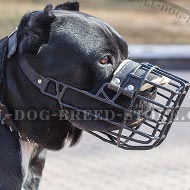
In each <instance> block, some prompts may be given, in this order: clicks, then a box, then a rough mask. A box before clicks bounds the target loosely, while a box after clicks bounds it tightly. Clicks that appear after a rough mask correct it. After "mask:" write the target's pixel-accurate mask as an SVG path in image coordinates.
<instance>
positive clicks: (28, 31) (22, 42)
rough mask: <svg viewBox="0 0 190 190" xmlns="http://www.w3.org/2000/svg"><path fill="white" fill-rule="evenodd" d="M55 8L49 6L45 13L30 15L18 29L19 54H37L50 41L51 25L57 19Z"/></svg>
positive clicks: (23, 19)
mask: <svg viewBox="0 0 190 190" xmlns="http://www.w3.org/2000/svg"><path fill="white" fill-rule="evenodd" d="M53 10H54V8H53V6H52V5H47V6H46V7H45V9H44V10H43V11H35V12H32V13H28V14H26V15H24V16H23V18H22V19H21V22H20V25H19V27H18V33H17V36H18V47H19V48H18V51H19V53H28V54H37V52H38V50H39V48H40V46H41V45H42V44H45V43H47V42H48V40H49V35H50V30H51V23H52V22H53V21H54V19H55V15H54V14H53Z"/></svg>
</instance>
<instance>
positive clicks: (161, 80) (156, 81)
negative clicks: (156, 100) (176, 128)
mask: <svg viewBox="0 0 190 190" xmlns="http://www.w3.org/2000/svg"><path fill="white" fill-rule="evenodd" d="M150 82H151V83H154V84H158V85H161V86H164V85H167V84H168V83H169V82H170V79H169V78H167V77H164V76H162V77H158V78H155V79H153V80H151V81H150ZM152 87H154V85H153V84H149V83H145V84H143V86H141V88H140V91H141V92H144V91H145V90H149V89H150V88H152Z"/></svg>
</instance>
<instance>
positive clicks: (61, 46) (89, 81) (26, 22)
mask: <svg viewBox="0 0 190 190" xmlns="http://www.w3.org/2000/svg"><path fill="white" fill-rule="evenodd" d="M78 10H79V4H78V3H77V2H74V3H66V4H61V5H58V6H56V8H55V10H54V8H53V6H52V5H48V6H47V7H46V8H45V9H44V10H43V11H35V12H30V13H27V14H26V15H24V16H23V18H22V19H21V22H20V24H19V27H18V48H17V52H16V53H15V54H14V55H13V56H12V57H11V59H6V60H5V61H4V64H5V65H6V68H5V80H6V88H5V95H6V96H5V104H6V105H7V106H8V108H9V110H10V112H11V113H12V114H13V115H14V114H15V112H14V110H18V109H22V110H25V111H27V110H30V109H35V110H36V111H39V110H42V109H45V110H49V111H50V112H51V113H53V114H54V113H57V110H59V109H60V108H59V105H58V103H57V102H56V101H55V100H53V99H51V98H49V97H47V96H44V95H42V94H41V93H40V92H39V90H38V89H36V88H35V86H34V85H33V84H32V83H31V82H30V81H28V79H27V78H26V76H25V75H24V74H23V72H22V70H21V69H20V67H19V65H18V59H17V55H18V54H23V55H24V56H25V57H26V59H27V61H28V63H29V64H30V65H31V66H32V67H33V68H34V69H35V70H36V71H37V72H38V73H40V74H42V75H43V76H46V77H52V78H55V79H57V80H59V81H62V82H64V83H68V84H70V85H72V86H74V87H77V88H79V89H84V90H87V91H89V92H95V91H97V89H98V88H99V87H100V86H101V85H102V84H103V83H105V82H107V81H109V80H110V78H111V77H112V75H113V72H114V70H115V69H116V68H117V67H118V65H119V63H120V62H121V61H122V60H124V59H126V58H127V56H128V46H127V43H126V42H125V41H124V40H123V38H122V37H121V36H120V35H119V34H118V33H117V32H116V31H115V30H114V29H112V28H111V27H110V26H108V25H107V24H106V23H104V22H102V21H101V20H99V19H97V18H95V17H92V16H89V15H86V14H83V13H80V12H78ZM104 56H109V57H110V63H108V64H107V65H105V66H103V65H101V64H100V59H101V58H102V57H104ZM49 90H50V91H51V90H52V89H51V88H50V89H49ZM68 96H69V95H68ZM68 101H70V103H72V102H74V101H75V102H76V101H78V103H80V104H82V105H84V106H86V104H85V102H83V101H81V100H80V97H78V96H77V95H76V96H71V97H69V100H68ZM88 106H90V105H88ZM15 124H16V126H17V128H18V129H19V130H20V131H21V132H22V133H24V134H25V135H26V136H28V137H29V138H30V139H32V140H34V141H35V142H36V143H38V145H39V147H38V149H37V151H35V152H36V154H35V156H34V157H31V161H30V164H29V169H30V173H33V174H34V173H35V174H38V175H39V176H41V174H42V170H43V166H44V161H45V160H38V158H39V154H40V152H41V151H43V149H51V150H60V149H61V148H63V147H64V145H65V140H66V139H68V138H69V139H71V146H72V145H74V144H76V143H77V142H78V140H79V139H80V136H81V133H82V130H80V129H78V128H76V126H75V125H73V124H74V123H72V122H70V121H68V120H58V117H56V116H52V117H50V120H47V121H44V120H37V121H36V120H35V121H29V120H27V118H24V119H23V120H15ZM1 127H2V126H1ZM0 133H1V134H2V135H0V136H3V139H2V138H1V139H0V145H1V146H3V147H4V149H3V152H2V151H1V153H0V159H2V161H1V160H0V173H4V171H7V173H6V174H5V176H6V177H5V178H4V179H3V180H1V179H0V184H2V190H6V189H8V190H11V188H12V189H20V187H21V182H22V179H23V176H22V173H21V165H20V155H19V146H18V139H17V137H14V135H13V134H11V133H10V132H9V131H8V130H7V129H5V128H2V129H0ZM2 163H4V166H2V167H1V165H2ZM5 165H9V166H8V170H5V169H6V168H5ZM10 172H12V173H10ZM14 176H16V177H15V178H14ZM33 176H35V175H33ZM39 179H40V178H38V179H36V178H34V177H32V178H30V176H28V180H29V181H27V182H26V184H25V188H26V189H32V187H33V186H35V188H36V189H37V187H38V184H39V181H40V180H39ZM1 181H2V182H1ZM10 184H14V185H13V186H11V188H10V189H9V187H10ZM6 185H7V186H6ZM0 187H1V186H0ZM13 187H14V188H13ZM0 190H1V188H0Z"/></svg>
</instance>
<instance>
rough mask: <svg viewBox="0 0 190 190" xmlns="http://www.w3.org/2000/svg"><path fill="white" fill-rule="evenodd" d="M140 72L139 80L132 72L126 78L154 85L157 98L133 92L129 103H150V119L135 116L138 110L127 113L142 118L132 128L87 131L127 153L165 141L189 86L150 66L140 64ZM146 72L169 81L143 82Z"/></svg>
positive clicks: (185, 82) (181, 80)
mask: <svg viewBox="0 0 190 190" xmlns="http://www.w3.org/2000/svg"><path fill="white" fill-rule="evenodd" d="M140 69H143V70H145V71H146V74H145V75H144V77H143V80H142V77H139V76H137V75H136V74H135V72H132V73H131V74H130V78H136V79H139V80H140V81H144V82H143V83H148V84H150V85H153V86H155V87H156V88H157V95H156V98H155V99H154V100H152V99H149V98H146V97H144V96H142V95H140V94H139V93H136V94H135V96H134V98H133V101H132V104H133V103H134V102H135V99H141V100H144V101H146V102H148V103H151V104H152V105H153V109H152V114H151V115H150V116H147V115H146V116H145V115H144V114H142V113H139V112H138V110H127V111H128V112H130V113H131V112H132V113H133V114H137V115H140V117H142V118H144V121H143V123H142V124H139V125H137V126H136V127H134V128H133V127H128V126H126V125H125V124H123V126H122V127H121V128H120V129H119V130H115V131H110V132H92V131H91V132H89V133H90V134H92V135H94V136H95V137H97V138H99V139H101V140H103V141H105V142H108V143H111V144H113V145H116V146H118V147H120V148H122V149H128V150H148V149H152V148H154V147H157V146H159V145H160V144H161V143H162V142H163V141H164V140H165V139H166V137H167V135H168V132H169V130H170V127H171V125H172V123H173V122H174V119H175V117H176V114H177V113H178V111H179V109H180V106H181V104H182V102H183V100H184V98H185V95H186V94H187V92H188V90H189V86H190V84H189V82H187V81H185V80H183V79H181V78H179V77H176V76H174V75H172V74H170V73H168V72H166V71H164V70H162V69H160V68H158V67H155V66H153V65H151V64H142V65H140ZM150 73H153V74H155V75H157V76H165V77H167V78H168V79H170V82H169V83H168V84H167V86H162V85H159V84H155V83H153V82H151V81H149V80H147V75H148V74H150ZM123 90H124V89H123ZM102 93H103V94H104V95H105V94H106V93H105V92H104V90H103V91H102ZM117 96H118V95H117ZM114 99H115V97H114V98H113V99H111V100H110V101H113V102H114V103H115V101H114ZM116 104H117V103H116ZM118 106H120V105H118ZM132 106H133V105H130V107H132Z"/></svg>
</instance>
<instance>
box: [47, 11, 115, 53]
mask: <svg viewBox="0 0 190 190" xmlns="http://www.w3.org/2000/svg"><path fill="white" fill-rule="evenodd" d="M54 14H55V16H56V19H55V21H54V23H53V24H52V29H51V33H50V40H49V44H51V45H52V44H57V45H58V44H59V45H60V46H62V45H63V46H64V47H66V46H69V48H75V49H77V48H78V50H82V51H85V52H86V53H90V52H91V51H92V50H93V49H102V50H104V49H107V48H111V47H110V46H111V44H112V46H113V41H114V35H118V34H117V33H116V32H115V31H114V30H113V29H112V28H111V27H110V26H108V25H107V24H106V23H104V22H103V21H101V20H99V19H97V18H95V17H92V16H89V15H86V14H83V13H78V12H72V11H55V12H54Z"/></svg>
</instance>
